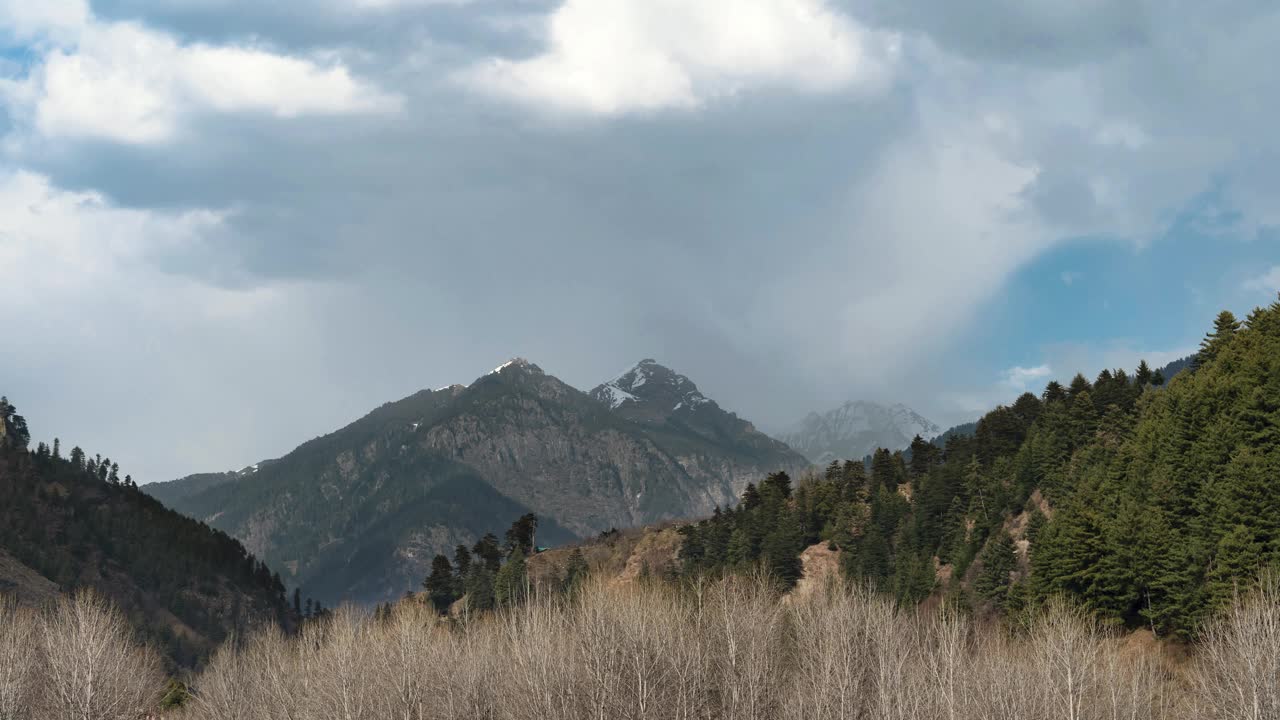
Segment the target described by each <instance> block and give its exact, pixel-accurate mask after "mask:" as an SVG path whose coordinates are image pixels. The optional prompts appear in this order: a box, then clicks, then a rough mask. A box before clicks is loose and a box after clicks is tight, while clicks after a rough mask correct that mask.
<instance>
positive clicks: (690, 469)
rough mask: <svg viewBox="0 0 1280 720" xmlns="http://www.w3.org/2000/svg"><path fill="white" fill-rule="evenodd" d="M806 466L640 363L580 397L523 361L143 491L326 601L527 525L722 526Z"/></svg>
mask: <svg viewBox="0 0 1280 720" xmlns="http://www.w3.org/2000/svg"><path fill="white" fill-rule="evenodd" d="M807 466H808V461H807V460H806V459H805V458H804V457H802V456H801V455H799V454H798V453H796V452H794V451H792V450H791V449H790V448H788V447H787V446H786V445H785V444H784V443H782V442H780V441H778V440H774V439H772V438H769V437H768V436H766V435H764V434H763V433H761V432H759V431H757V430H756V429H755V428H754V427H753V426H752V425H751V423H749V422H747V421H745V420H742V419H740V418H738V417H737V416H736V415H734V414H733V413H730V412H726V411H725V410H723V409H722V408H720V406H719V405H717V404H716V403H715V402H714V401H713V400H711V399H709V398H707V397H705V396H704V395H703V394H702V393H701V392H699V390H698V388H697V386H696V385H695V384H694V383H693V382H692V381H691V380H689V379H688V378H686V377H684V376H683V375H680V374H678V373H676V372H675V371H673V370H670V369H669V368H666V367H663V366H662V365H660V364H658V363H657V362H655V361H653V360H644V361H642V362H640V363H638V364H637V365H636V366H634V367H632V368H630V369H629V370H627V371H626V372H624V373H622V374H621V375H619V376H618V377H616V378H614V379H613V380H611V381H609V382H607V383H604V384H601V385H600V386H598V387H596V388H595V389H594V390H592V391H591V393H589V394H588V393H584V392H582V391H580V390H577V389H575V388H573V387H571V386H569V385H567V384H566V383H564V382H562V381H560V380H559V379H557V378H556V377H554V376H552V375H549V374H547V373H545V372H543V370H542V369H541V368H539V367H538V366H537V365H535V364H533V363H531V362H529V361H527V360H524V359H514V360H511V361H510V362H507V363H505V364H503V365H501V366H499V367H498V368H495V369H494V370H493V371H492V372H490V373H488V374H486V375H484V376H482V377H480V378H478V379H477V380H475V381H474V382H472V383H471V384H470V385H466V386H463V385H453V386H449V387H445V388H441V389H438V390H423V391H421V392H418V393H416V394H414V395H411V396H409V397H407V398H404V399H402V400H399V401H396V402H392V403H387V404H385V405H383V406H382V407H380V408H378V409H376V410H374V411H373V412H371V413H369V414H368V415H366V416H365V417H363V418H361V419H359V420H357V421H355V422H353V423H351V424H350V425H348V426H346V427H344V428H342V429H340V430H337V431H336V432H333V433H331V434H329V435H326V436H324V437H320V438H316V439H315V440H311V441H309V442H307V443H304V444H303V445H301V446H299V447H298V448H297V449H295V450H294V451H292V452H290V453H289V454H287V455H285V456H284V457H281V458H279V459H278V460H274V461H270V462H263V463H259V464H258V465H257V466H256V468H248V469H246V470H243V471H239V472H235V473H214V474H201V475H194V476H189V477H187V478H183V479H181V480H177V481H172V482H169V483H159V484H155V485H147V486H144V488H145V490H146V491H147V492H149V493H151V494H152V495H153V496H155V497H156V498H158V499H160V500H161V501H163V502H164V503H165V504H167V505H170V506H171V507H173V508H175V509H177V510H179V511H180V512H183V513H185V514H187V515H190V516H192V517H194V518H198V519H201V520H204V521H206V522H208V523H209V524H210V525H212V526H213V527H216V528H219V529H222V530H224V531H226V532H228V533H229V534H231V535H233V536H234V537H236V538H239V539H240V540H241V541H242V542H244V544H245V545H246V547H248V548H249V550H250V551H252V552H253V553H255V554H257V555H258V556H260V557H262V558H264V559H265V560H266V561H267V562H268V563H269V564H270V565H271V566H272V567H275V568H279V569H280V570H281V571H282V573H284V574H285V576H286V577H285V579H286V581H287V582H288V584H290V585H300V586H301V587H302V588H303V591H304V592H305V593H306V594H308V595H312V596H315V597H317V598H319V599H321V600H325V601H333V600H338V599H350V600H356V601H364V602H373V601H381V600H386V599H391V598H394V597H398V596H399V595H400V594H402V593H403V592H404V591H406V590H409V589H413V588H415V587H417V585H418V584H419V583H420V582H421V580H422V578H423V577H424V576H425V575H426V573H427V572H428V570H429V566H430V563H431V560H432V558H433V557H434V556H435V555H436V554H437V553H448V552H451V551H452V550H453V548H454V547H455V546H457V545H459V544H467V545H470V544H472V543H474V542H475V541H476V540H477V539H478V538H479V537H481V536H482V535H484V534H485V533H489V532H494V533H500V532H501V530H502V529H504V528H505V527H506V526H507V525H508V524H510V522H511V521H512V520H514V519H515V518H517V517H519V516H520V515H522V514H525V513H529V512H532V513H535V514H536V515H537V516H538V518H539V521H540V523H539V527H538V543H539V544H549V545H550V544H558V543H564V542H568V541H571V540H574V539H578V538H583V537H589V536H592V535H595V534H598V533H601V532H603V531H606V530H609V529H612V528H621V527H631V526H636V525H643V524H646V523H653V522H658V521H662V520H670V519H676V518H684V517H693V516H699V515H706V514H709V513H711V512H712V511H713V510H714V509H715V508H716V507H723V506H727V505H729V504H731V503H733V502H734V501H735V499H736V498H737V497H738V496H739V495H740V494H741V492H742V491H743V489H744V488H745V487H746V485H747V483H748V482H750V481H752V480H758V479H759V478H761V477H763V476H764V475H766V474H767V473H769V472H772V471H776V470H787V471H792V472H795V471H798V470H801V469H803V468H805V467H807Z"/></svg>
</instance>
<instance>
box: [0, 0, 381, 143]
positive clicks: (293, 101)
mask: <svg viewBox="0 0 1280 720" xmlns="http://www.w3.org/2000/svg"><path fill="white" fill-rule="evenodd" d="M16 17H17V18H18V19H19V20H21V21H22V27H24V28H25V32H28V33H31V34H36V35H39V36H42V37H46V38H48V39H50V41H51V42H50V44H49V46H48V47H46V48H45V49H44V50H43V51H42V55H41V57H40V60H39V61H38V62H37V63H36V64H35V65H34V67H33V68H32V69H31V70H30V72H29V73H27V74H26V75H25V76H23V77H20V78H12V79H8V80H3V81H0V97H3V99H4V100H5V101H6V103H7V104H8V105H9V106H10V107H11V109H13V110H14V111H15V112H16V114H17V115H18V117H19V118H21V119H22V120H23V121H25V123H27V124H28V125H29V126H30V127H31V128H32V129H33V130H35V131H36V132H38V133H39V134H40V135H42V136H44V137H48V138H76V137H88V138H104V139H108V140H114V141H118V142H125V143H154V142H161V141H165V140H168V139H170V138H172V137H173V136H174V134H175V133H176V132H177V131H178V128H179V125H180V120H181V119H182V117H183V116H184V115H186V114H189V113H195V112H223V113H235V112H254V113H265V114H268V115H274V116H276V117H296V116H301V115H333V114H353V113H376V112H387V111H395V110H397V109H398V108H399V106H400V102H401V101H400V99H399V98H398V97H396V96H394V95H389V94H387V93H384V92H382V91H380V90H378V89H376V88H374V87H372V86H370V85H368V84H367V83H365V82H363V81H360V80H358V79H357V78H355V77H353V75H352V74H351V71H350V70H349V69H348V68H347V67H346V66H345V65H343V64H342V63H340V62H319V61H315V60H311V59H304V58H299V57H291V56H288V55H281V54H277V53H273V52H269V51H266V50H262V49H258V48H254V47H248V46H231V45H227V46H213V45H205V44H183V43H180V42H179V41H178V40H177V39H175V38H174V37H172V36H170V35H167V34H165V33H162V32H158V31H156V30H152V29H150V28H147V27H145V26H143V25H140V24H137V23H129V22H101V21H98V20H97V19H95V18H93V17H92V16H91V15H90V14H89V13H88V12H87V11H84V12H81V13H76V12H73V11H72V10H66V11H65V12H58V13H47V14H43V15H37V14H28V15H22V14H19V15H16ZM59 39H61V41H59Z"/></svg>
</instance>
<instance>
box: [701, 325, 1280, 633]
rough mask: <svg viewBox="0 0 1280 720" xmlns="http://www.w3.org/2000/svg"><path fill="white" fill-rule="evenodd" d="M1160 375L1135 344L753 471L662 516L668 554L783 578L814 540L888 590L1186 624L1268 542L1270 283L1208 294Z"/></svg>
mask: <svg viewBox="0 0 1280 720" xmlns="http://www.w3.org/2000/svg"><path fill="white" fill-rule="evenodd" d="M1161 381H1162V378H1161V376H1160V373H1157V372H1154V371H1152V370H1151V369H1150V368H1148V367H1147V365H1146V364H1145V363H1143V364H1142V365H1140V366H1139V368H1138V369H1137V371H1136V372H1135V373H1134V374H1132V375H1130V374H1128V373H1126V372H1125V371H1124V370H1105V371H1103V372H1102V373H1100V374H1099V375H1098V377H1097V378H1096V379H1095V380H1094V381H1093V382H1090V381H1088V380H1087V379H1085V378H1084V377H1082V376H1076V377H1075V378H1074V379H1073V380H1072V382H1071V383H1070V385H1069V386H1065V387H1064V386H1063V385H1061V384H1059V383H1057V382H1053V383H1050V384H1049V385H1048V386H1047V387H1046V388H1045V390H1044V392H1043V394H1041V395H1040V396H1036V395H1033V394H1030V393H1027V394H1024V395H1023V396H1022V397H1020V398H1018V400H1017V401H1016V402H1015V403H1013V404H1012V405H1011V406H1007V407H998V408H996V409H995V410H993V411H991V412H990V413H988V414H987V415H985V416H984V417H983V418H982V419H980V420H979V421H978V423H977V427H976V428H975V430H974V432H973V434H972V435H971V436H969V435H964V434H953V435H951V436H950V437H948V438H947V439H946V441H945V444H944V445H943V447H941V448H939V447H937V446H936V445H933V444H930V443H926V442H923V441H917V442H913V443H912V445H911V447H910V449H909V450H910V451H909V452H908V453H902V454H898V453H889V452H887V451H884V450H881V451H878V452H876V453H875V455H874V459H873V462H872V463H871V467H870V470H869V471H868V470H867V468H866V467H865V466H864V464H863V462H861V461H860V460H855V461H847V462H844V463H832V464H831V465H830V466H829V467H828V468H827V469H826V471H825V472H824V473H823V474H822V475H816V476H812V477H807V478H802V479H800V480H799V481H798V482H793V481H792V480H791V479H790V478H788V477H785V476H781V475H778V476H772V477H770V478H769V479H768V480H766V481H765V482H764V483H762V484H761V485H759V486H754V485H753V486H752V487H750V488H748V490H747V492H746V493H745V494H744V496H743V501H742V503H741V504H740V505H739V506H738V507H736V508H733V509H730V510H728V511H725V512H723V513H718V514H716V515H715V516H714V517H712V518H709V519H706V520H703V521H700V522H698V523H696V524H693V525H688V526H685V527H684V528H683V529H682V530H681V532H682V533H683V534H684V535H685V540H684V543H683V545H682V547H681V551H680V552H681V558H682V571H683V572H685V573H687V574H701V573H707V572H712V573H717V572H722V571H726V570H734V569H743V568H748V567H752V566H754V565H755V564H756V563H761V562H763V563H764V564H765V565H766V566H767V567H769V568H770V569H771V571H772V572H773V574H774V575H775V577H777V578H778V579H779V580H781V581H782V582H783V583H784V584H787V585H790V584H793V583H795V582H796V581H797V580H798V579H799V578H800V577H801V576H802V568H801V566H800V559H799V558H800V554H801V552H802V551H804V549H805V548H808V547H811V546H812V545H814V544H815V543H820V542H821V543H826V544H828V546H829V547H831V548H833V549H837V550H839V552H840V556H841V560H840V562H841V564H842V567H843V569H844V572H845V574H846V575H848V576H850V577H852V578H855V579H858V580H861V581H869V582H871V583H872V584H874V585H876V586H878V587H880V588H882V589H883V590H885V591H888V592H890V593H892V594H894V595H895V596H896V597H897V598H898V599H899V600H901V601H904V602H916V601H922V600H925V599H926V598H928V597H930V596H931V595H941V596H944V597H946V598H947V599H948V601H949V602H951V603H952V604H961V605H969V606H972V607H974V608H976V609H981V610H984V611H988V612H996V613H1014V614H1016V613H1020V612H1022V611H1024V610H1025V609H1028V608H1031V607H1035V606H1038V605H1040V604H1042V603H1044V602H1046V601H1047V600H1048V599H1049V598H1052V597H1055V596H1060V595H1066V596H1067V597H1069V598H1072V599H1073V600H1075V601H1077V602H1078V603H1080V604H1081V605H1083V606H1084V607H1085V608H1087V609H1089V610H1091V611H1092V612H1094V613H1095V614H1096V615H1097V616H1098V617H1100V618H1102V619H1103V620H1104V621H1105V622H1106V623H1108V624H1111V625H1116V626H1123V627H1128V628H1149V629H1151V630H1153V631H1154V632H1156V633H1157V634H1159V635H1162V636H1174V637H1180V638H1190V637H1193V636H1194V635H1195V634H1196V633H1197V632H1198V630H1199V628H1200V627H1201V626H1202V624H1203V623H1204V621H1205V620H1206V618H1208V617H1210V616H1211V615H1212V614H1213V612H1214V611H1215V610H1216V609H1217V608H1220V607H1222V606H1223V605H1224V604H1226V603H1227V602H1228V601H1229V600H1230V599H1231V598H1232V597H1233V596H1234V594H1235V593H1236V591H1237V589H1238V588H1240V587H1242V586H1247V585H1248V584H1249V583H1251V582H1252V580H1253V579H1254V578H1255V577H1256V576H1257V574H1258V572H1259V570H1261V569H1262V568H1266V567H1272V566H1275V565H1276V564H1277V563H1278V562H1280V485H1278V484H1277V483H1280V303H1277V304H1275V305H1272V306H1271V307H1270V308H1267V309H1259V310H1256V311H1254V312H1253V313H1252V314H1251V315H1250V316H1249V318H1248V319H1247V320H1246V321H1245V322H1243V323H1241V322H1238V321H1236V320H1235V318H1233V317H1232V316H1231V315H1230V313H1223V314H1222V315H1221V316H1220V317H1219V319H1218V322H1217V324H1216V326H1215V328H1214V330H1213V331H1212V332H1211V333H1210V334H1209V335H1208V336H1207V337H1206V339H1205V342H1204V343H1203V345H1202V348H1201V351H1200V353H1199V354H1198V355H1197V357H1196V363H1195V366H1194V367H1193V368H1189V369H1184V370H1182V371H1180V372H1177V373H1176V376H1175V377H1174V379H1173V380H1172V382H1170V383H1168V386H1167V387H1163V386H1162V385H1159V384H1158V383H1160V382H1161ZM908 458H909V460H908Z"/></svg>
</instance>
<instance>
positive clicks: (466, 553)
mask: <svg viewBox="0 0 1280 720" xmlns="http://www.w3.org/2000/svg"><path fill="white" fill-rule="evenodd" d="M453 567H454V569H455V570H457V574H458V576H459V577H461V576H463V575H466V574H467V573H469V572H471V551H470V550H468V549H467V546H466V545H458V546H457V547H455V548H454V549H453Z"/></svg>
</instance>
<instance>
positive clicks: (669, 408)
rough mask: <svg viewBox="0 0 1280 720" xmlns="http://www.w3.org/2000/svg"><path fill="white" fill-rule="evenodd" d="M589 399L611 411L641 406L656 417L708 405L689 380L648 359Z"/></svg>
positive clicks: (625, 372)
mask: <svg viewBox="0 0 1280 720" xmlns="http://www.w3.org/2000/svg"><path fill="white" fill-rule="evenodd" d="M591 395H592V397H594V398H596V399H597V400H599V401H601V402H603V403H605V404H607V405H609V407H611V408H613V409H615V410H616V409H618V408H619V407H622V406H623V405H625V404H627V403H636V404H640V403H644V404H645V405H646V407H647V408H649V410H650V411H651V412H657V413H659V414H665V413H672V412H676V411H679V410H686V411H687V409H692V408H696V407H698V406H699V405H703V404H706V403H710V402H711V401H710V400H708V399H707V398H706V397H705V396H704V395H703V394H702V393H701V392H699V391H698V386H696V385H694V384H693V382H692V381H691V380H689V378H687V377H685V376H684V375H681V374H679V373H677V372H675V371H673V370H671V369H670V368H667V367H664V366H662V365H660V364H658V362H657V361H656V360H654V359H652V358H645V359H644V360H641V361H640V362H638V363H636V364H635V365H632V366H631V367H629V368H627V369H626V370H623V371H622V372H621V373H619V374H618V375H617V376H615V377H614V378H613V379H612V380H610V381H608V382H606V383H604V384H603V385H600V386H599V387H597V388H596V389H595V390H593V391H592V392H591Z"/></svg>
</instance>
